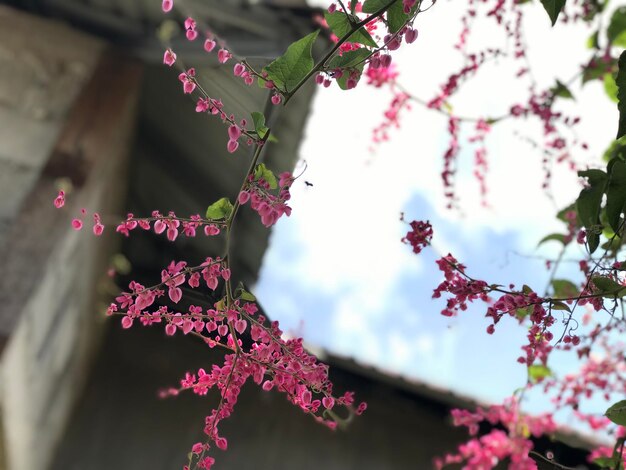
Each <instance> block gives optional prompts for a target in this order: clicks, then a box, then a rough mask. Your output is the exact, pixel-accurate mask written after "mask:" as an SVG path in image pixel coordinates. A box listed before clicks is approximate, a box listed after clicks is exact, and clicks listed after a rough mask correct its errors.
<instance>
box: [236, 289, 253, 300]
mask: <svg viewBox="0 0 626 470" xmlns="http://www.w3.org/2000/svg"><path fill="white" fill-rule="evenodd" d="M239 298H240V299H241V300H245V301H246V302H255V301H256V297H255V296H254V295H253V294H252V293H250V292H248V291H247V290H243V291H242V292H241V294H240V295H239Z"/></svg>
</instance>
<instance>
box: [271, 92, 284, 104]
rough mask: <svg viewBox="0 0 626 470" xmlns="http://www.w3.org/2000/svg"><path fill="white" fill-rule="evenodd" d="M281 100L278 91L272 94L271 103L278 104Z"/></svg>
mask: <svg viewBox="0 0 626 470" xmlns="http://www.w3.org/2000/svg"><path fill="white" fill-rule="evenodd" d="M281 101H282V97H281V96H280V95H279V94H278V93H276V94H275V95H272V104H274V105H279V104H280V102H281Z"/></svg>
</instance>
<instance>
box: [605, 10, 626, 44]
mask: <svg viewBox="0 0 626 470" xmlns="http://www.w3.org/2000/svg"><path fill="white" fill-rule="evenodd" d="M606 36H607V39H608V40H609V42H610V43H611V44H612V45H613V46H619V47H626V7H620V8H618V9H617V10H615V11H614V12H613V16H611V21H610V22H609V26H608V27H607V28H606Z"/></svg>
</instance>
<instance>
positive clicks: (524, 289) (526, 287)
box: [522, 284, 533, 294]
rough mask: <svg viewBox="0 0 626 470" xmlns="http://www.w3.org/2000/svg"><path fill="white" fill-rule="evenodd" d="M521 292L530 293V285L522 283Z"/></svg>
mask: <svg viewBox="0 0 626 470" xmlns="http://www.w3.org/2000/svg"><path fill="white" fill-rule="evenodd" d="M522 292H523V293H524V294H531V293H532V292H533V290H532V289H531V287H530V286H527V285H526V284H524V285H523V286H522Z"/></svg>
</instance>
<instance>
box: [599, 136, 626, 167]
mask: <svg viewBox="0 0 626 470" xmlns="http://www.w3.org/2000/svg"><path fill="white" fill-rule="evenodd" d="M614 158H619V159H620V160H626V135H624V136H622V137H620V138H619V139H617V140H613V141H611V143H610V145H609V146H608V147H607V149H606V150H605V151H604V155H602V159H603V160H604V161H606V162H610V161H611V160H613V159H614Z"/></svg>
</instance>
